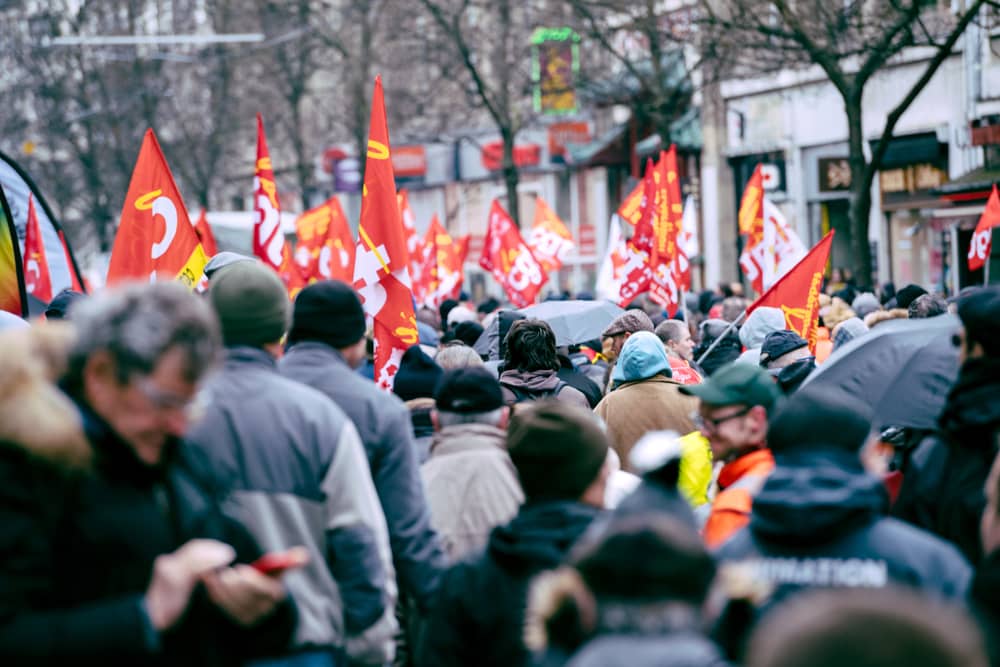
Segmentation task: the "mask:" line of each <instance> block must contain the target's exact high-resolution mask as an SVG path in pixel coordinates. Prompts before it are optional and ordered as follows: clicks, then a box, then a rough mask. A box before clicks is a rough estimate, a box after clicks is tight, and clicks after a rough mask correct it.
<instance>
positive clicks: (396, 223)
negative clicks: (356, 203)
mask: <svg viewBox="0 0 1000 667" xmlns="http://www.w3.org/2000/svg"><path fill="white" fill-rule="evenodd" d="M363 192H364V195H363V197H362V199H361V223H360V224H359V225H358V244H357V249H356V253H355V263H354V287H355V289H357V290H358V294H359V296H360V297H361V300H362V302H363V304H364V307H365V314H366V315H367V316H368V317H369V318H371V319H372V321H373V326H374V335H375V381H376V382H378V384H379V385H381V386H382V387H385V388H386V389H391V388H392V384H393V381H394V380H395V377H396V371H398V370H399V363H400V361H401V360H402V358H403V353H404V352H405V351H406V350H407V349H408V348H409V347H411V346H413V345H416V344H417V320H416V317H415V316H414V313H413V298H412V295H411V293H410V272H409V253H408V252H407V248H406V236H405V233H404V230H403V221H402V219H401V217H400V213H399V204H398V202H397V200H396V184H395V177H394V175H393V172H392V161H391V159H390V153H389V128H388V127H387V126H386V120H385V100H384V98H383V95H382V77H381V76H377V77H375V93H374V95H373V97H372V109H371V123H370V126H369V130H368V159H367V161H366V163H365V185H364V191H363Z"/></svg>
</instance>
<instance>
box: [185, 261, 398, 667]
mask: <svg viewBox="0 0 1000 667" xmlns="http://www.w3.org/2000/svg"><path fill="white" fill-rule="evenodd" d="M208 300H209V302H210V303H211V304H212V307H213V308H214V309H215V311H216V313H217V314H218V316H219V320H220V322H221V325H222V339H223V343H224V344H225V346H226V359H225V364H224V365H223V368H222V369H221V371H220V372H219V373H218V374H216V375H215V377H213V379H212V382H211V383H210V384H209V386H208V388H207V391H206V394H207V399H208V400H207V402H206V406H205V415H204V418H203V419H202V420H201V421H200V422H199V423H198V424H197V425H196V427H195V428H194V429H192V431H191V432H190V433H189V435H188V439H189V441H190V442H191V444H192V447H191V451H190V456H189V463H190V465H191V466H192V467H193V468H195V469H197V470H201V471H205V474H206V476H209V477H211V478H212V479H214V480H215V481H216V482H217V484H218V486H219V487H220V489H219V491H220V492H221V493H222V494H223V495H224V497H225V507H226V509H227V510H228V511H229V512H231V513H232V514H233V515H234V516H235V517H237V518H238V519H240V520H241V521H242V522H243V523H244V524H245V525H246V526H248V527H249V528H250V530H251V531H253V533H254V535H255V536H256V537H257V539H258V540H260V542H261V543H262V544H265V545H267V546H268V547H270V548H272V549H287V548H289V547H291V546H296V545H302V546H304V547H305V548H306V549H307V550H308V552H309V554H310V560H309V563H308V565H306V566H305V567H304V568H303V569H302V571H301V572H297V573H295V576H293V577H289V582H288V584H289V588H290V589H291V592H292V594H293V595H294V597H295V600H296V602H298V604H299V607H300V610H301V611H300V618H299V624H298V629H297V632H296V636H295V639H294V642H293V643H292V644H291V646H290V647H289V648H290V650H292V651H294V652H295V653H294V655H290V656H288V657H287V658H285V659H284V660H283V661H275V662H274V663H271V667H273V666H274V665H277V664H288V665H291V664H296V665H302V664H309V665H339V664H341V663H342V662H343V660H344V659H345V658H344V654H346V656H347V658H349V659H351V660H354V661H356V662H360V663H363V664H385V663H387V662H389V661H390V660H391V659H392V657H393V634H394V633H395V631H396V629H397V627H398V626H397V623H396V619H395V617H394V615H393V611H394V604H395V596H396V588H395V582H394V576H393V575H394V573H393V568H392V559H391V552H390V551H389V535H388V532H387V529H386V523H385V517H384V516H383V514H382V507H381V505H380V504H379V500H378V496H377V495H376V494H375V487H374V484H373V483H372V477H371V473H370V472H369V468H368V460H367V458H366V456H365V451H364V447H363V446H362V444H361V438H360V437H359V436H358V432H357V430H356V429H355V427H354V425H353V424H352V423H351V421H350V419H348V418H347V415H345V414H344V412H343V410H341V409H340V408H339V407H337V405H336V404H335V403H334V402H333V401H331V400H330V399H329V398H328V397H327V396H325V395H323V394H322V393H320V392H318V391H316V390H315V389H312V388H311V387H307V386H305V385H303V384H300V383H298V382H295V381H293V380H290V379H288V378H286V377H283V376H282V375H281V374H279V373H278V368H277V359H276V357H277V356H278V354H279V352H280V342H279V341H280V340H281V338H282V336H283V335H284V333H285V331H286V329H287V327H288V322H289V318H290V311H291V305H290V304H289V301H288V293H287V292H286V291H285V286H284V284H282V282H281V279H280V278H278V275H277V273H275V272H274V271H272V270H271V269H270V268H268V267H266V266H264V265H263V264H261V263H260V262H258V261H256V260H255V261H252V262H245V261H239V262H235V263H232V264H230V265H228V266H226V267H224V268H222V269H220V270H219V271H218V272H217V273H216V274H215V275H214V276H213V278H212V282H211V287H210V289H209V293H208Z"/></svg>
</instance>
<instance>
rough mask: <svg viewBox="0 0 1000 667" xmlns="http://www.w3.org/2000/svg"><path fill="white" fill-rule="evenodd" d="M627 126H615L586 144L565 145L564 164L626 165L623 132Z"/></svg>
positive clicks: (583, 165)
mask: <svg viewBox="0 0 1000 667" xmlns="http://www.w3.org/2000/svg"><path fill="white" fill-rule="evenodd" d="M626 130H628V124H627V123H623V124H622V125H616V126H615V127H613V128H611V129H610V130H608V131H607V132H605V133H604V134H602V135H601V136H599V137H597V138H595V139H594V140H593V141H591V142H590V143H587V144H566V163H567V164H571V165H573V166H574V167H585V166H588V165H600V164H627V163H628V148H627V146H626V141H625V139H626V137H625V132H626Z"/></svg>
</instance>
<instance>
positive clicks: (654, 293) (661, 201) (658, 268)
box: [650, 144, 691, 317]
mask: <svg viewBox="0 0 1000 667" xmlns="http://www.w3.org/2000/svg"><path fill="white" fill-rule="evenodd" d="M655 176H657V178H655V179H654V180H655V183H656V195H655V200H654V206H655V209H654V210H655V214H654V216H653V250H652V253H651V254H650V269H651V270H652V271H653V279H652V282H651V284H650V296H651V297H652V299H653V300H654V301H655V302H657V303H658V304H660V305H661V306H663V307H664V308H665V309H666V310H667V316H668V317H673V316H674V315H675V314H676V313H677V310H678V308H679V307H680V301H681V294H680V293H681V290H684V289H687V287H688V286H689V282H690V279H691V270H690V268H689V265H688V259H687V256H686V255H685V254H684V252H683V251H682V250H681V248H680V246H679V245H678V243H677V239H678V236H679V235H680V233H681V224H682V217H683V214H684V207H683V201H682V199H681V181H680V175H679V173H678V171H677V147H676V146H675V145H673V144H671V146H670V150H669V151H666V152H661V153H660V162H659V164H657V165H656V172H655Z"/></svg>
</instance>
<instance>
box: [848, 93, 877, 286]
mask: <svg viewBox="0 0 1000 667" xmlns="http://www.w3.org/2000/svg"><path fill="white" fill-rule="evenodd" d="M861 92H862V91H861V90H860V89H857V90H855V91H852V93H851V94H850V95H847V96H846V97H845V99H844V110H845V111H846V112H847V142H848V153H847V162H848V164H849V165H850V168H851V197H850V212H849V220H850V229H851V271H852V272H853V273H854V278H855V280H856V281H857V282H858V285H859V286H861V287H871V286H872V285H874V282H873V280H874V278H873V276H872V257H871V246H870V245H869V243H868V218H869V215H870V213H871V208H872V193H871V184H872V177H873V174H869V173H866V171H867V169H866V168H867V164H866V162H865V153H864V141H865V137H864V131H863V128H862V124H861Z"/></svg>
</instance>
